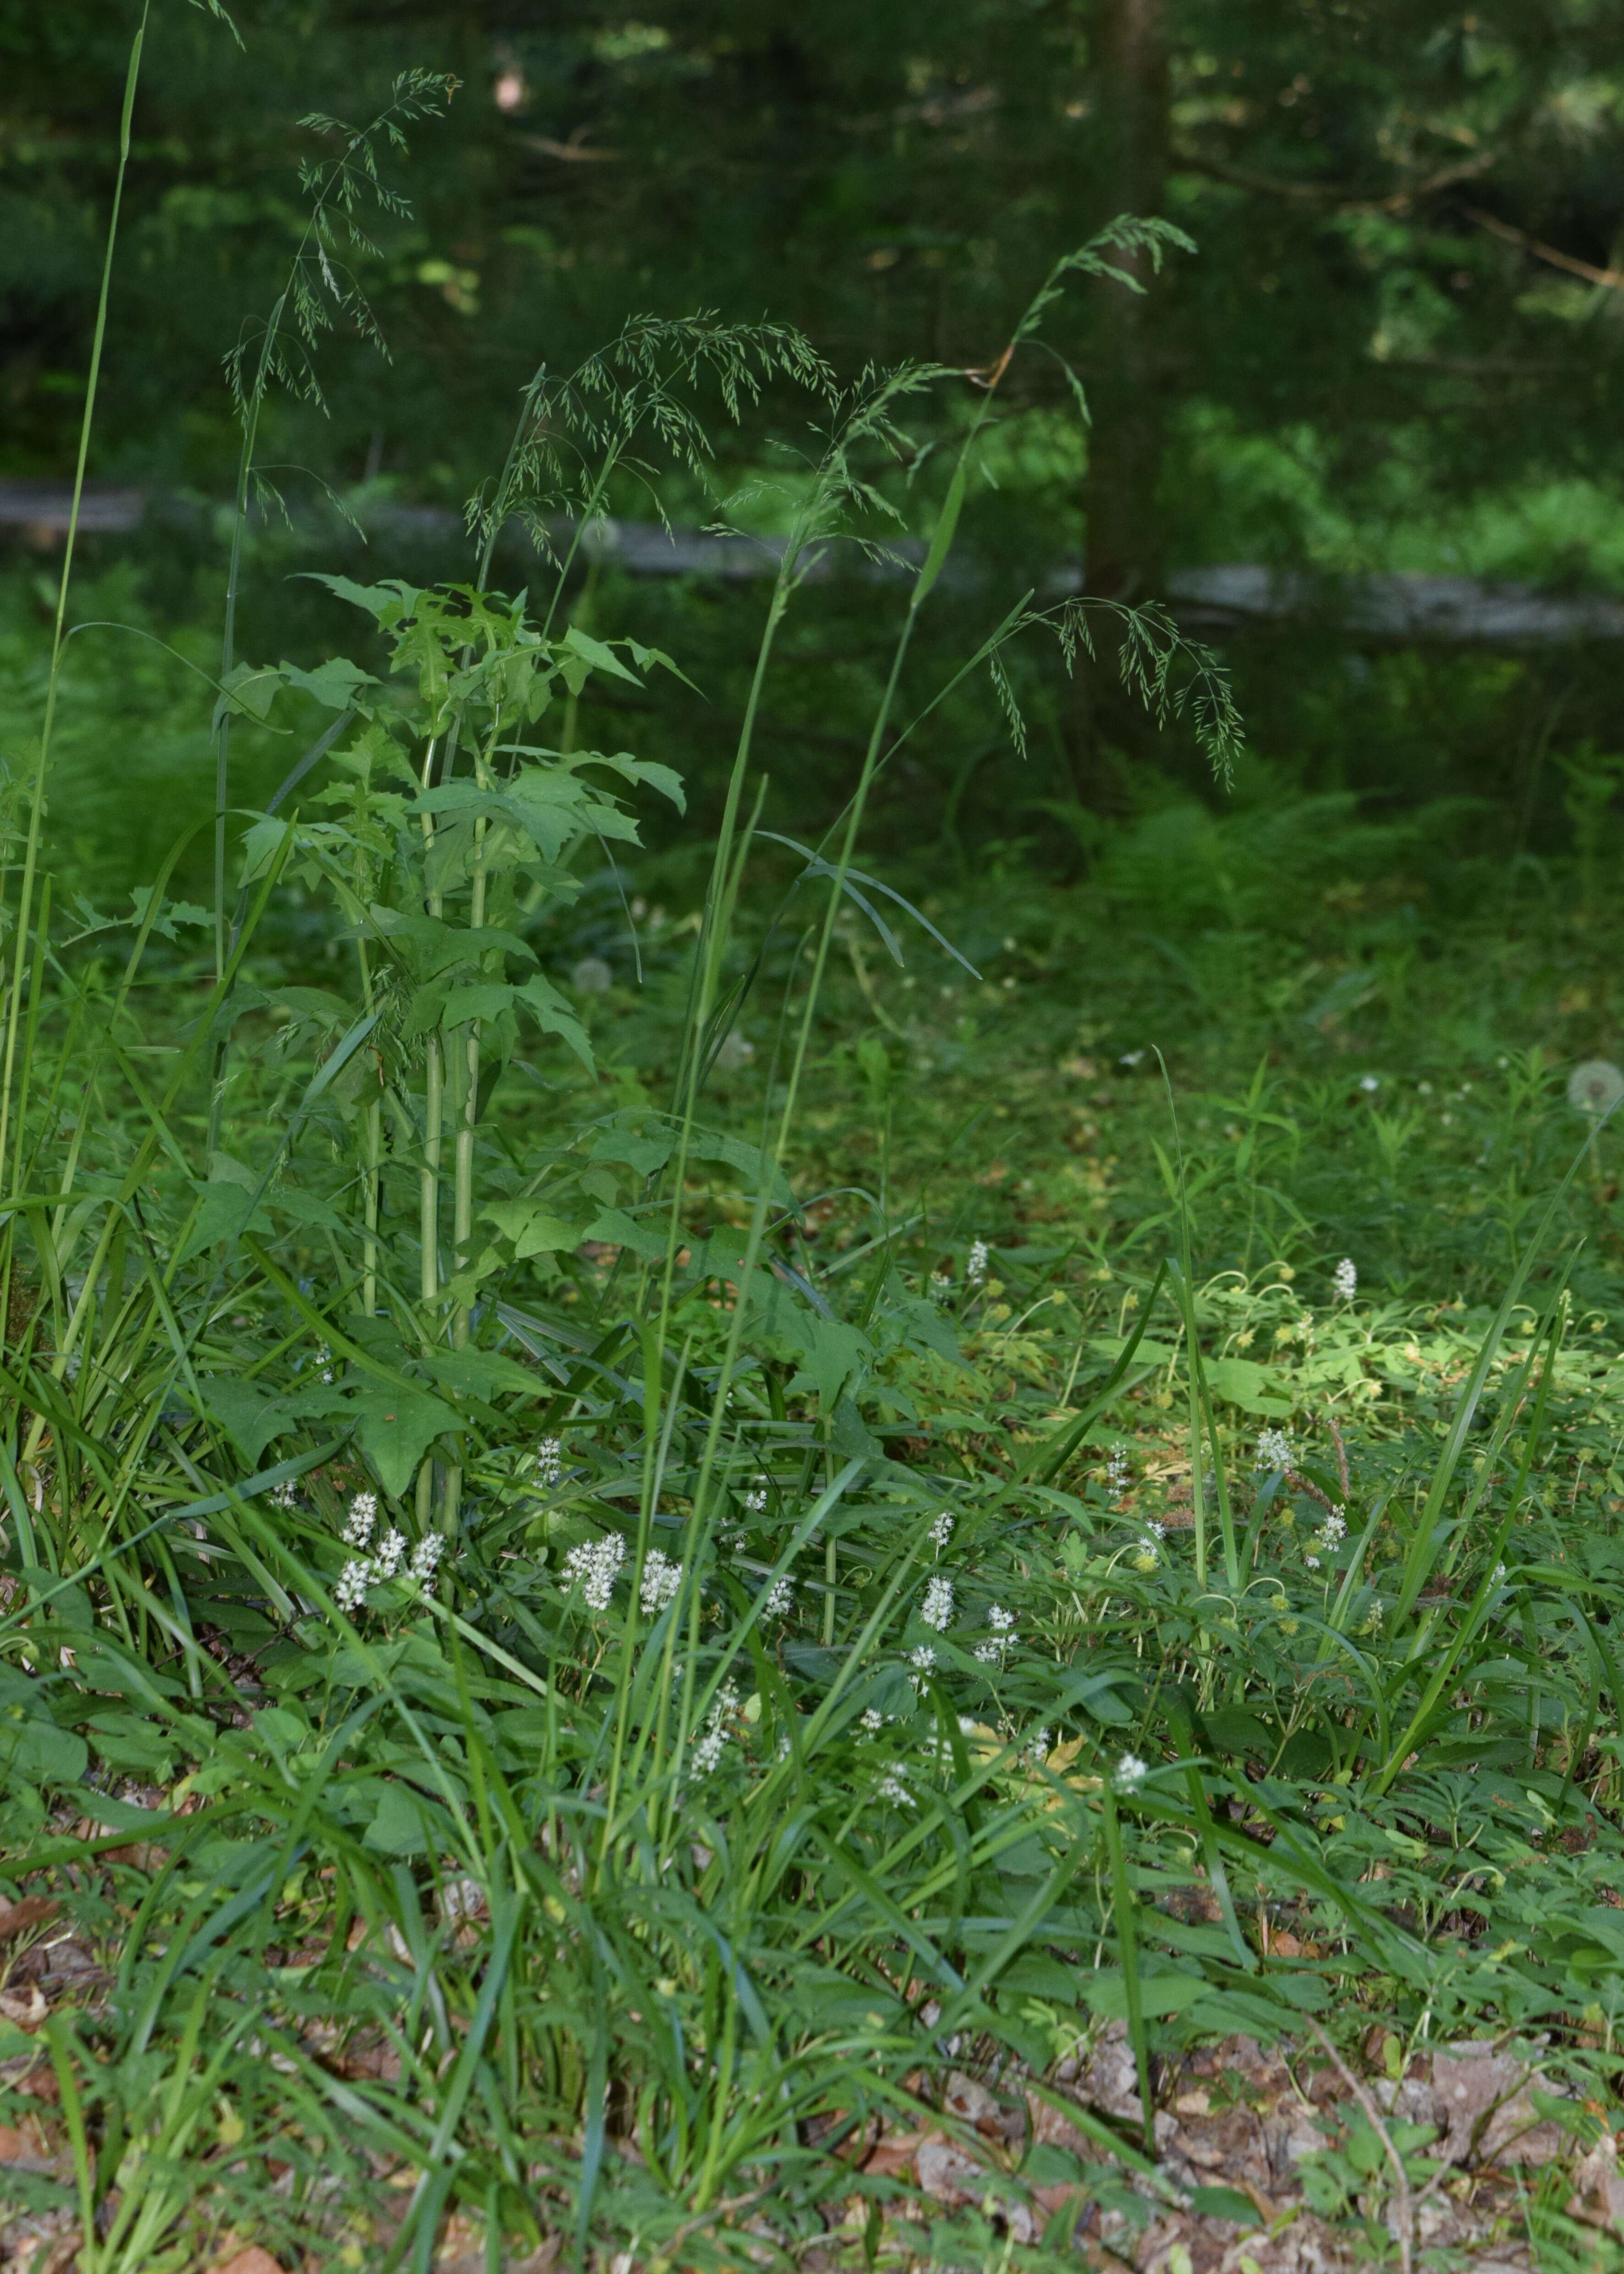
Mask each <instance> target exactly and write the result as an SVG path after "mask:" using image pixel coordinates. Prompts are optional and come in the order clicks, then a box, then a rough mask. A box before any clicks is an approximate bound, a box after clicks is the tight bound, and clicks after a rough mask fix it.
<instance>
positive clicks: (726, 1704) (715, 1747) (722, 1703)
mask: <svg viewBox="0 0 1624 2274" xmlns="http://www.w3.org/2000/svg"><path fill="white" fill-rule="evenodd" d="M738 1704H739V1692H738V1691H737V1690H735V1689H734V1688H733V1683H731V1682H725V1683H723V1684H722V1686H721V1688H720V1689H719V1690H718V1691H717V1693H716V1696H715V1697H714V1698H712V1699H711V1711H710V1713H709V1714H708V1715H707V1716H706V1718H705V1727H704V1731H703V1735H702V1736H700V1737H699V1738H698V1739H697V1740H696V1741H695V1746H694V1758H693V1774H694V1775H695V1776H696V1777H702V1776H712V1775H714V1774H715V1773H716V1770H717V1767H718V1765H719V1763H720V1761H721V1758H722V1755H723V1754H724V1753H725V1752H726V1750H727V1743H728V1739H729V1737H730V1736H732V1734H733V1733H732V1731H731V1730H730V1729H729V1728H728V1726H727V1717H728V1715H729V1714H730V1713H733V1712H734V1711H735V1709H736V1708H737V1706H738Z"/></svg>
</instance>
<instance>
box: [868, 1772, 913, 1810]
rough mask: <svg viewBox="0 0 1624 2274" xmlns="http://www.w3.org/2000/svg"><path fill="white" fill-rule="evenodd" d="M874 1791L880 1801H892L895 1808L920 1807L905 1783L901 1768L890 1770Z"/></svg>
mask: <svg viewBox="0 0 1624 2274" xmlns="http://www.w3.org/2000/svg"><path fill="white" fill-rule="evenodd" d="M874 1789H875V1793H876V1796H877V1797H878V1798H879V1799H881V1800H888V1801H890V1802H891V1805H892V1807H893V1808H917V1807H918V1806H919V1803H918V1802H917V1801H916V1800H915V1799H914V1796H913V1794H912V1793H911V1792H910V1791H909V1790H908V1788H907V1787H906V1785H905V1784H904V1783H903V1781H902V1771H901V1770H900V1769H899V1768H893V1769H888V1770H887V1771H886V1773H885V1774H884V1775H883V1777H882V1778H881V1779H880V1781H879V1782H878V1784H877V1785H876V1787H875V1788H874Z"/></svg>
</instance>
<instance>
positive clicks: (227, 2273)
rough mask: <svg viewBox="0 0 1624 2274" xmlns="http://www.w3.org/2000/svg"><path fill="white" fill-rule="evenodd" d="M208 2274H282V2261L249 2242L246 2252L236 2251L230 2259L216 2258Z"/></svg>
mask: <svg viewBox="0 0 1624 2274" xmlns="http://www.w3.org/2000/svg"><path fill="white" fill-rule="evenodd" d="M209 2274H284V2270H283V2267H282V2261H281V2260H280V2259H279V2258H273V2257H272V2255H271V2254H270V2252H269V2251H268V2250H262V2249H261V2248H259V2244H258V2243H257V2242H251V2243H250V2244H249V2246H248V2248H247V2249H246V2250H239V2251H237V2253H236V2254H235V2255H234V2256H232V2257H230V2258H217V2259H216V2260H215V2261H214V2264H213V2265H212V2266H211V2267H210V2269H209Z"/></svg>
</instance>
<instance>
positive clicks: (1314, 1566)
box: [1303, 1555, 1319, 1571]
mask: <svg viewBox="0 0 1624 2274" xmlns="http://www.w3.org/2000/svg"><path fill="white" fill-rule="evenodd" d="M1303 1561H1304V1563H1306V1564H1307V1566H1308V1568H1309V1570H1311V1571H1317V1570H1319V1557H1318V1556H1317V1555H1304V1558H1303Z"/></svg>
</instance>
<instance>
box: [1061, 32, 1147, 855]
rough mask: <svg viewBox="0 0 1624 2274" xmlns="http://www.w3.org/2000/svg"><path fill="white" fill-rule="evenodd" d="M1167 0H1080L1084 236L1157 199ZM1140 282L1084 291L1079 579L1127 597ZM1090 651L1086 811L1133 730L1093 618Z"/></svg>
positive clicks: (1136, 554) (1136, 536)
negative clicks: (1093, 650) (1083, 16)
mask: <svg viewBox="0 0 1624 2274" xmlns="http://www.w3.org/2000/svg"><path fill="white" fill-rule="evenodd" d="M1165 4H1166V0H1088V48H1089V56H1088V64H1089V71H1088V78H1089V90H1088V91H1089V98H1090V99H1089V103H1088V110H1087V120H1086V126H1085V128H1084V135H1085V137H1086V142H1085V151H1086V156H1085V164H1086V181H1087V188H1086V206H1085V209H1084V212H1083V214H1082V215H1081V216H1080V218H1081V219H1082V221H1083V223H1084V228H1083V229H1082V230H1079V231H1078V235H1079V237H1080V236H1082V235H1083V234H1085V233H1089V232H1092V231H1093V230H1096V229H1099V228H1101V227H1102V226H1103V224H1104V223H1105V222H1108V221H1110V220H1113V219H1114V218H1115V217H1116V215H1118V214H1123V213H1131V214H1139V215H1147V216H1148V215H1154V214H1159V213H1160V212H1161V210H1162V196H1163V192H1164V190H1165V187H1166V180H1167V157H1168V121H1167V92H1168V58H1167V32H1166V23H1165V16H1164V9H1165ZM1121 265H1122V266H1124V267H1127V268H1128V269H1129V270H1130V272H1131V273H1132V275H1133V276H1134V277H1135V279H1136V281H1137V282H1139V284H1140V285H1141V286H1142V288H1143V290H1141V291H1139V292H1130V291H1128V290H1125V289H1124V287H1123V286H1121V285H1112V284H1096V285H1094V286H1092V287H1091V288H1090V291H1089V296H1088V343H1087V353H1086V365H1085V368H1086V377H1087V386H1088V402H1089V409H1090V410H1091V412H1092V414H1093V425H1092V428H1091V430H1090V433H1089V438H1088V471H1087V474H1086V478H1085V481H1084V488H1083V504H1084V510H1085V512H1086V516H1087V533H1086V553H1085V560H1086V578H1085V583H1086V590H1087V591H1088V592H1090V593H1091V594H1094V595H1097V596H1098V597H1100V598H1101V599H1113V600H1123V601H1127V602H1133V601H1138V600H1142V599H1147V598H1150V597H1152V596H1153V595H1154V593H1155V592H1156V591H1158V589H1159V587H1160V581H1161V571H1162V548H1161V543H1160V538H1161V531H1160V528H1159V525H1158V523H1157V517H1156V510H1155V502H1156V482H1157V478H1158V476H1159V474H1160V471H1161V464H1162V402H1161V393H1160V385H1159V373H1158V370H1157V358H1156V354H1155V349H1154V328H1155V294H1156V291H1157V289H1158V287H1157V284H1156V282H1155V281H1154V275H1153V272H1152V270H1151V265H1150V262H1149V261H1148V260H1146V259H1143V258H1140V259H1138V260H1124V261H1123V262H1122V264H1121ZM1094 633H1095V638H1096V640H1097V642H1098V645H1099V659H1098V661H1097V662H1094V661H1090V659H1088V658H1087V657H1086V656H1084V657H1079V660H1078V665H1077V669H1076V674H1075V676H1074V681H1073V687H1072V697H1071V718H1070V719H1069V722H1068V727H1069V731H1068V732H1067V734H1066V736H1065V742H1066V748H1067V756H1068V759H1069V762H1070V768H1071V785H1070V787H1071V794H1072V795H1073V796H1075V797H1076V798H1077V800H1078V802H1079V803H1080V804H1081V805H1083V806H1085V807H1086V808H1087V809H1090V810H1092V811H1094V812H1096V813H1101V812H1105V813H1109V812H1113V811H1115V812H1120V811H1122V810H1123V809H1124V807H1125V805H1126V804H1127V802H1128V800H1127V794H1126V792H1127V783H1126V779H1125V775H1124V768H1123V764H1122V759H1123V756H1124V749H1126V748H1127V747H1130V746H1131V745H1132V743H1133V742H1135V741H1136V739H1137V737H1136V735H1135V721H1134V719H1132V718H1130V717H1129V715H1128V709H1129V706H1128V705H1127V704H1126V702H1125V701H1124V694H1123V690H1122V688H1121V686H1120V683H1119V681H1118V679H1117V675H1116V667H1115V663H1114V656H1115V651H1116V644H1117V643H1116V636H1114V634H1115V628H1114V627H1113V625H1112V624H1111V623H1110V621H1109V619H1107V618H1105V617H1103V616H1096V617H1095V620H1094Z"/></svg>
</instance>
